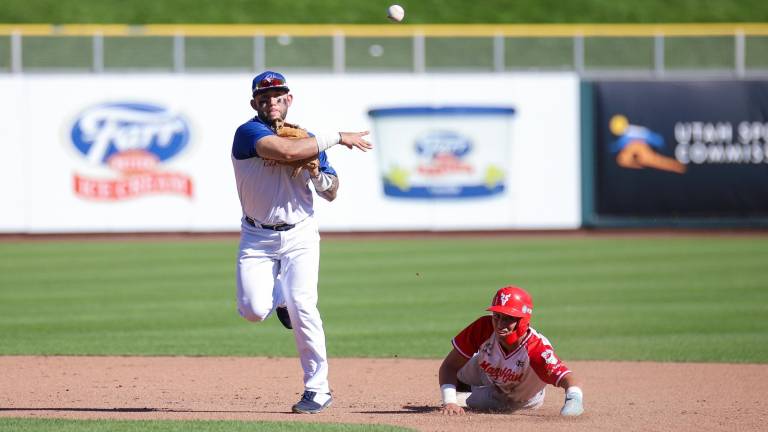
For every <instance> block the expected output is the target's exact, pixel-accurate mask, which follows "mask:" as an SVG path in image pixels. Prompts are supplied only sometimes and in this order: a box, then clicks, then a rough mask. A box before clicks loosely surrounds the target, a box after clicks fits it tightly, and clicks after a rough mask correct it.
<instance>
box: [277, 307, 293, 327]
mask: <svg viewBox="0 0 768 432" xmlns="http://www.w3.org/2000/svg"><path fill="white" fill-rule="evenodd" d="M277 319H279V320H280V324H282V325H283V327H285V328H287V329H288V330H290V329H292V328H293V326H292V325H291V316H290V315H288V308H287V307H285V306H278V307H277Z"/></svg>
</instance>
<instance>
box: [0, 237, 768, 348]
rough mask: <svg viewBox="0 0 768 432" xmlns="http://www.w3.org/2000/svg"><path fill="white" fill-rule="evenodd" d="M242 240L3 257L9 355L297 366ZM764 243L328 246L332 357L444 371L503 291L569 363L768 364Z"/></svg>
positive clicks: (323, 295)
mask: <svg viewBox="0 0 768 432" xmlns="http://www.w3.org/2000/svg"><path fill="white" fill-rule="evenodd" d="M236 246H237V245H236V241H234V240H231V241H230V240H216V241H214V240H200V241H124V242H102V241H91V242H51V243H42V242H27V243H0V354H4V355H16V354H45V355H56V354H70V355H205V356H227V355H233V356H265V355H266V356H295V355H296V353H295V348H294V346H293V341H292V338H290V337H288V335H287V333H286V332H285V330H284V329H283V328H282V327H281V326H280V325H279V323H278V322H277V320H276V319H270V320H268V321H267V322H265V323H262V324H253V323H249V322H247V321H245V320H243V319H242V318H240V316H239V315H238V314H237V312H236V309H235V298H234V290H235V288H234V258H235V253H236ZM766 256H768V238H765V237H755V238H746V237H740V238H727V237H704V236H702V237H674V238H663V237H652V238H639V237H635V238H565V239H556V238H551V237H549V238H514V237H508V238H497V239H451V238H445V239H418V240H379V241H372V240H360V241H356V240H333V239H331V240H325V241H324V242H323V258H322V263H321V275H320V309H321V312H322V314H323V317H324V321H325V323H326V324H325V326H326V331H327V339H328V349H329V355H331V356H333V357H348V356H362V357H393V356H399V357H426V358H439V357H442V356H443V355H445V353H446V352H447V351H448V350H449V349H450V343H449V340H450V338H451V337H452V336H453V335H454V334H455V333H457V332H458V331H459V330H461V329H462V328H463V327H464V326H465V325H466V324H468V323H469V322H470V321H471V320H473V319H474V318H475V317H477V316H479V315H481V314H483V313H484V312H483V308H484V307H485V306H486V305H487V303H489V301H490V298H491V296H492V295H493V293H494V292H495V290H496V289H497V288H499V287H501V286H503V285H505V284H510V283H515V284H519V285H520V286H523V287H524V288H526V289H528V290H529V291H530V292H531V293H532V294H533V296H534V300H535V314H534V318H533V325H534V326H535V327H536V328H537V329H539V330H540V331H542V332H543V333H544V334H546V335H547V336H548V337H549V338H550V339H551V340H552V342H553V343H554V344H555V346H556V347H557V348H558V352H559V353H561V355H562V356H563V357H564V358H568V359H579V360H587V359H609V360H655V361H695V362H753V363H765V362H768V290H766V289H765V288H766V286H768V272H766V271H765V257H766Z"/></svg>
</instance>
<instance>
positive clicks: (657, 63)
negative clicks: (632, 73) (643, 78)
mask: <svg viewBox="0 0 768 432" xmlns="http://www.w3.org/2000/svg"><path fill="white" fill-rule="evenodd" d="M664 69H665V68H664V34H663V33H656V36H654V37H653V71H654V73H655V74H656V76H657V77H658V78H661V77H663V76H664Z"/></svg>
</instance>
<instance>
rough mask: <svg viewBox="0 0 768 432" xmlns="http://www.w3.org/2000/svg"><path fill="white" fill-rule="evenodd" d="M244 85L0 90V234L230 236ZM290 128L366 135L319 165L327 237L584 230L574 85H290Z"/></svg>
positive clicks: (401, 80) (39, 80)
mask: <svg viewBox="0 0 768 432" xmlns="http://www.w3.org/2000/svg"><path fill="white" fill-rule="evenodd" d="M251 78H252V77H251V76H250V75H241V74H227V75H224V74H202V75H194V74H181V75H172V74H158V75H86V74H83V75H79V74H78V75H63V74H55V75H34V74H25V75H15V76H6V77H0V95H2V97H0V125H1V127H0V184H2V187H1V188H0V202H2V203H3V204H2V207H3V211H2V212H1V213H0V232H9V233H54V232H65V233H66V232H139V231H189V232H203V231H235V230H237V229H239V224H240V222H239V221H240V216H241V214H240V213H241V212H240V208H239V203H238V200H237V194H236V189H235V185H234V177H233V174H232V166H231V162H230V148H231V142H232V136H233V133H234V130H235V128H236V127H237V126H238V125H239V124H241V123H242V122H244V121H246V120H247V119H248V118H250V117H251V116H252V115H253V111H252V110H251V108H250V106H249V105H248V100H249V89H250V80H251ZM288 78H289V82H290V86H291V90H292V92H293V93H294V95H295V96H294V98H295V99H294V106H293V107H292V108H291V111H290V114H289V118H288V120H289V121H293V122H297V123H299V124H301V125H302V126H305V127H307V128H309V129H310V130H313V131H322V130H366V129H370V130H372V137H371V140H372V142H373V143H374V144H375V145H376V149H375V150H374V151H372V152H369V153H360V152H357V151H350V150H347V149H345V148H343V147H341V146H337V147H334V148H333V149H331V150H329V158H330V161H331V163H332V165H333V166H334V168H335V169H336V170H337V171H338V172H339V176H340V179H341V189H340V191H339V197H338V199H337V200H336V201H334V202H333V203H330V204H329V203H326V202H325V201H323V200H321V199H317V201H316V202H317V205H316V209H317V213H318V216H319V221H320V227H321V229H322V230H324V231H373V230H375V231H378V230H497V229H573V228H578V227H579V226H580V225H581V207H580V200H581V196H580V193H581V185H580V175H581V173H580V163H579V155H580V144H579V137H580V130H579V128H580V124H579V81H578V78H577V76H576V75H575V74H572V73H554V74H522V73H520V74H503V75H501V74H423V75H413V74H385V75H384V74H382V75H379V74H360V75H355V74H344V75H328V74H295V75H289V76H288Z"/></svg>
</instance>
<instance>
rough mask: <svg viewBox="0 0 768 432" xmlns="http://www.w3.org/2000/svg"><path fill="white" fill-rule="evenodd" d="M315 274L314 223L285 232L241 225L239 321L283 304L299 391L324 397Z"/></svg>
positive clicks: (325, 364) (317, 264) (322, 346)
mask: <svg viewBox="0 0 768 432" xmlns="http://www.w3.org/2000/svg"><path fill="white" fill-rule="evenodd" d="M319 269H320V233H319V232H318V228H317V222H316V221H315V219H314V218H313V217H311V216H310V217H308V218H306V219H305V220H303V221H302V222H300V223H298V224H297V225H296V226H295V227H294V228H293V229H290V230H288V231H272V230H268V229H263V228H260V227H258V228H257V227H253V226H251V225H249V224H247V223H245V222H243V224H242V230H241V234H240V252H239V256H238V259H237V278H236V279H237V308H238V311H239V312H240V315H242V316H243V318H245V319H247V320H248V321H254V322H258V321H263V320H265V319H267V318H268V317H269V316H270V315H271V314H272V312H273V311H274V309H275V307H277V306H281V305H282V304H285V305H286V306H287V307H288V314H289V315H290V317H291V324H292V325H293V336H294V338H295V340H296V349H297V350H298V353H299V358H300V360H301V367H302V369H303V370H304V388H305V390H309V391H314V392H318V393H329V392H330V389H329V385H328V359H327V357H326V351H325V332H324V331H323V321H322V320H321V319H320V312H319V311H318V309H317V281H318V272H319Z"/></svg>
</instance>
